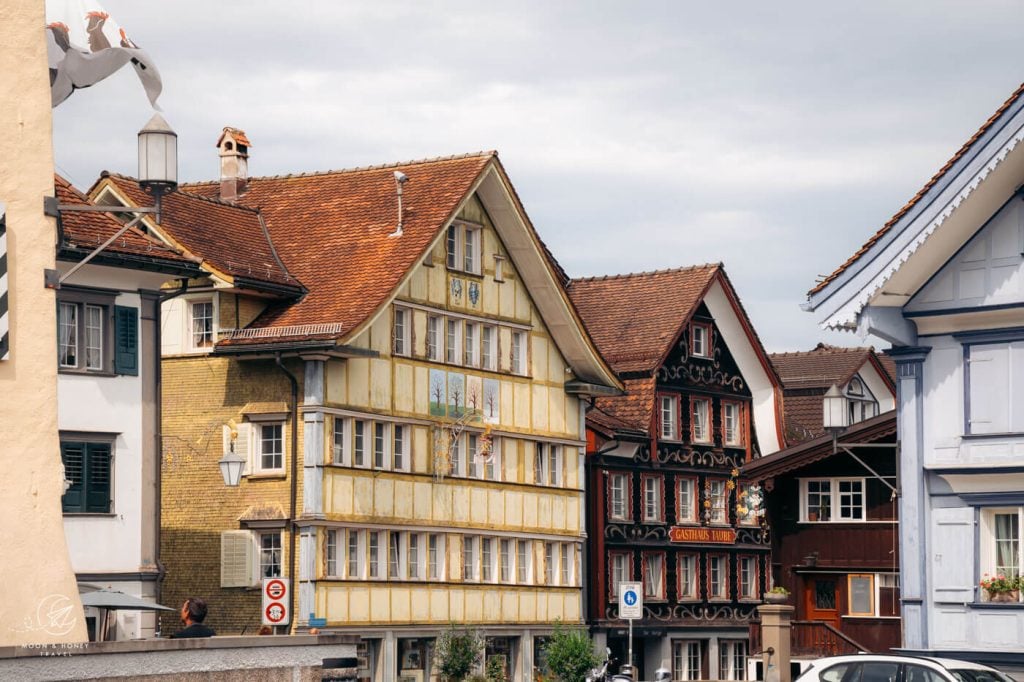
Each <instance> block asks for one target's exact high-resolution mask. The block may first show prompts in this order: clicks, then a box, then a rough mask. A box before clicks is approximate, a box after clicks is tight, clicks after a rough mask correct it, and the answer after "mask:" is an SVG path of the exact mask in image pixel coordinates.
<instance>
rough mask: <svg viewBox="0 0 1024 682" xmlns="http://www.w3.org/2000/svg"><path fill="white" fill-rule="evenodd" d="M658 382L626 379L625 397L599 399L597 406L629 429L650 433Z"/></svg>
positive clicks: (650, 379)
mask: <svg viewBox="0 0 1024 682" xmlns="http://www.w3.org/2000/svg"><path fill="white" fill-rule="evenodd" d="M656 383H657V382H656V380H655V379H654V378H653V377H650V378H647V379H625V380H623V382H622V385H623V387H624V388H625V391H626V392H625V395H621V396H616V397H612V398H598V399H597V401H596V402H595V404H596V405H597V407H598V409H600V410H601V411H602V412H604V413H605V414H608V415H611V416H612V417H614V418H615V419H617V420H618V421H620V422H622V423H623V424H625V425H626V427H627V428H628V429H632V430H635V431H641V432H643V433H650V430H651V421H652V419H653V418H654V387H655V384H656Z"/></svg>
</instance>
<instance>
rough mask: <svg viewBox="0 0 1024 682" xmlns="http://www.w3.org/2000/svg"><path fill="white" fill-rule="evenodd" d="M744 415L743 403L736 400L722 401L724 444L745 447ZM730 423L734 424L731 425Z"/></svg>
mask: <svg viewBox="0 0 1024 682" xmlns="http://www.w3.org/2000/svg"><path fill="white" fill-rule="evenodd" d="M730 413H731V414H730ZM742 415H743V407H742V404H741V403H739V402H736V401H734V400H723V401H722V442H723V443H724V444H725V445H727V446H732V447H743V416H742ZM730 422H732V423H731V425H730Z"/></svg>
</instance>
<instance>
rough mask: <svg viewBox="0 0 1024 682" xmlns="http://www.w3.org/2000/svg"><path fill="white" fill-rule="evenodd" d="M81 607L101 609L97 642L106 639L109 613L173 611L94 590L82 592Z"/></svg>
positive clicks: (167, 607) (166, 607) (127, 595)
mask: <svg viewBox="0 0 1024 682" xmlns="http://www.w3.org/2000/svg"><path fill="white" fill-rule="evenodd" d="M80 596H81V599H82V606H86V607H89V606H91V607H93V608H96V609H103V621H102V628H101V630H100V635H99V641H101V642H102V641H104V640H105V639H106V633H107V615H108V614H109V613H110V611H118V610H123V611H175V610H177V609H172V608H170V607H169V606H162V605H160V604H155V603H153V602H148V601H145V600H144V599H139V598H138V597H133V596H132V595H130V594H125V593H124V592H119V591H118V590H95V591H93V592H84V593H82V594H81V595H80Z"/></svg>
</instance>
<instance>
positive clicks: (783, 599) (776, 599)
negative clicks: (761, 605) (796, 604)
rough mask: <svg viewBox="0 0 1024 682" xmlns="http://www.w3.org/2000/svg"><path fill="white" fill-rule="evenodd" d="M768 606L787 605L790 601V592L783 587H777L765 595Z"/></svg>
mask: <svg viewBox="0 0 1024 682" xmlns="http://www.w3.org/2000/svg"><path fill="white" fill-rule="evenodd" d="M764 601H765V603H766V604H785V603H787V602H788V601H789V590H787V589H786V588H785V587H782V586H781V585H776V586H775V587H773V588H772V589H770V590H768V591H767V592H765V593H764Z"/></svg>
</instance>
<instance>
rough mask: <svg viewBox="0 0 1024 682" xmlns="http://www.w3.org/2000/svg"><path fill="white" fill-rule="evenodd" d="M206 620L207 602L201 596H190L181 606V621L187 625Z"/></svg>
mask: <svg viewBox="0 0 1024 682" xmlns="http://www.w3.org/2000/svg"><path fill="white" fill-rule="evenodd" d="M204 620H206V602H205V601H203V600H202V599H200V598H199V597H189V598H188V599H186V600H185V603H184V604H182V606H181V622H182V623H185V624H186V625H190V624H192V623H202V622H203V621H204Z"/></svg>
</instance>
